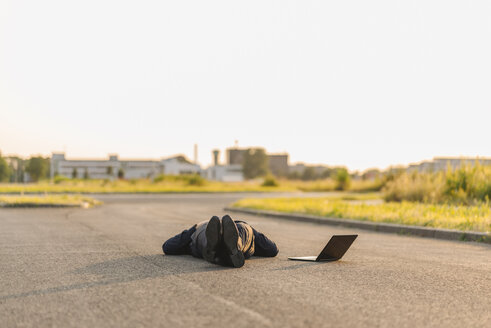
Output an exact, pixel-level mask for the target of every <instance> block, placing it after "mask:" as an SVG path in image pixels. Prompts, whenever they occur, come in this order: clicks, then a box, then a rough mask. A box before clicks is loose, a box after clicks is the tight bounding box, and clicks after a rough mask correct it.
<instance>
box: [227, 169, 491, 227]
mask: <svg viewBox="0 0 491 328" xmlns="http://www.w3.org/2000/svg"><path fill="white" fill-rule="evenodd" d="M338 185H339V184H338ZM299 188H300V189H302V190H305V191H314V190H315V191H320V190H322V191H327V190H332V189H337V188H336V182H335V181H327V180H324V181H315V182H312V183H311V184H307V185H305V186H303V187H301V186H300V187H299ZM331 188H332V189H331ZM350 190H351V192H352V193H351V199H350V198H349V197H348V196H338V197H337V198H336V197H334V196H331V197H319V198H275V199H244V200H241V201H238V202H237V203H235V204H234V206H236V207H246V208H253V209H260V210H271V211H279V212H287V213H305V214H311V215H318V216H325V217H337V218H348V219H355V220H366V221H374V222H386V223H398V224H407V225H419V226H426V227H435V228H446V229H457V230H462V231H481V232H487V233H489V232H491V207H490V198H491V167H489V166H482V165H480V164H479V163H476V164H475V165H464V166H461V167H460V168H457V169H450V168H449V169H447V170H446V171H445V172H424V173H418V172H412V173H406V172H396V173H395V174H393V173H392V174H385V175H383V176H379V177H377V178H376V179H372V180H358V181H356V182H355V181H352V184H351V186H350ZM370 190H381V192H380V193H371V194H370V193H368V194H353V192H355V191H358V192H359V191H364V192H366V191H370ZM353 195H354V196H353ZM363 195H370V196H369V197H367V198H365V199H363V198H361V197H360V196H363ZM376 197H381V198H383V201H382V200H380V201H378V202H374V201H373V199H374V198H376ZM370 200H372V201H370Z"/></svg>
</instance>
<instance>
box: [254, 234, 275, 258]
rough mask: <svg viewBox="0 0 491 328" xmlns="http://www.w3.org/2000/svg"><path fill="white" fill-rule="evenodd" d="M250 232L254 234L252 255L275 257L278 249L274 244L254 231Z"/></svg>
mask: <svg viewBox="0 0 491 328" xmlns="http://www.w3.org/2000/svg"><path fill="white" fill-rule="evenodd" d="M252 231H253V232H254V246H255V250H254V255H256V256H264V257H275V256H276V255H277V254H278V247H277V246H276V244H275V243H274V242H273V241H272V240H271V239H269V238H268V237H266V236H265V235H264V234H262V233H260V232H259V231H257V230H256V229H254V228H252Z"/></svg>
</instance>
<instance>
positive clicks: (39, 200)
mask: <svg viewBox="0 0 491 328" xmlns="http://www.w3.org/2000/svg"><path fill="white" fill-rule="evenodd" d="M99 204H101V202H100V201H98V200H95V199H93V198H90V197H86V196H80V195H40V196H18V195H3V196H0V207H47V206H80V207H85V208H87V207H92V206H95V205H99Z"/></svg>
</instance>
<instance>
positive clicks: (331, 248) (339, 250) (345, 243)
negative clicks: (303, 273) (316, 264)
mask: <svg viewBox="0 0 491 328" xmlns="http://www.w3.org/2000/svg"><path fill="white" fill-rule="evenodd" d="M356 237H358V235H336V236H332V238H331V239H330V240H329V242H328V243H327V245H326V247H324V249H323V250H322V252H321V253H320V254H319V256H318V257H317V261H319V260H339V259H340V258H342V257H343V255H344V253H346V251H347V250H348V249H349V248H350V246H351V244H353V242H354V241H355V239H356Z"/></svg>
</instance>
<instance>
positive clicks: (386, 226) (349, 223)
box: [224, 207, 491, 244]
mask: <svg viewBox="0 0 491 328" xmlns="http://www.w3.org/2000/svg"><path fill="white" fill-rule="evenodd" d="M224 210H225V211H227V212H236V213H244V214H251V215H258V216H264V217H271V218H278V219H284V220H290V221H300V222H310V223H317V224H327V225H335V226H343V227H347V228H356V229H363V230H371V231H376V232H387V233H397V234H401V235H411V236H420V237H427V238H436V239H444V240H460V241H478V242H484V243H488V244H491V235H490V234H488V233H485V232H476V231H459V230H451V229H437V228H426V227H419V226H409V225H403V224H392V223H379V222H368V221H357V220H350V219H338V218H330V217H322V216H314V215H308V214H295V213H294V214H289V213H281V212H273V211H264V210H254V209H249V208H234V207H225V208H224Z"/></svg>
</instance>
